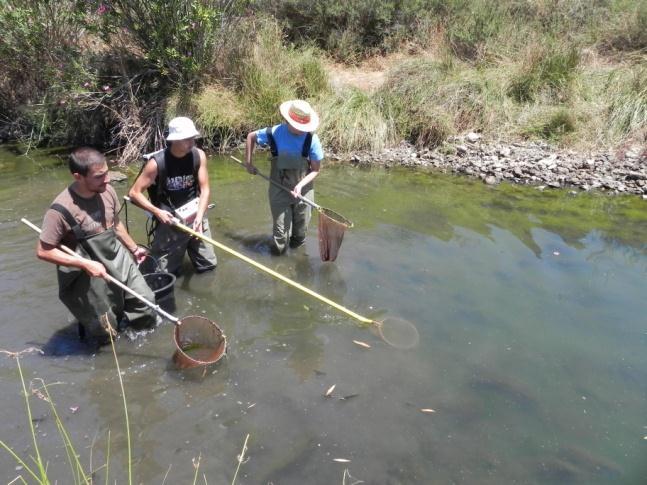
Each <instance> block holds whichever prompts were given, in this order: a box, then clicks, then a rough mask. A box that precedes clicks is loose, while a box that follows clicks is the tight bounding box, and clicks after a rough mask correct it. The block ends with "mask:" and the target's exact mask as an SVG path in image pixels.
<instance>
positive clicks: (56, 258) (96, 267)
mask: <svg viewBox="0 0 647 485" xmlns="http://www.w3.org/2000/svg"><path fill="white" fill-rule="evenodd" d="M36 255H37V256H38V259H42V260H43V261H48V262H50V263H54V264H57V265H59V266H70V267H72V268H79V269H82V270H83V271H85V272H86V273H88V274H89V275H90V276H95V277H98V278H105V277H106V275H107V272H106V268H105V267H104V266H103V265H102V264H101V263H99V262H97V261H93V260H91V259H87V258H84V257H82V256H81V255H79V257H78V258H77V257H75V256H72V255H69V254H67V253H66V252H64V251H63V250H62V249H59V248H57V247H56V246H52V245H51V244H47V243H44V242H43V241H41V240H40V239H39V240H38V245H37V246H36Z"/></svg>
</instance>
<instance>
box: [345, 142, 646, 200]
mask: <svg viewBox="0 0 647 485" xmlns="http://www.w3.org/2000/svg"><path fill="white" fill-rule="evenodd" d="M332 158H333V160H335V159H336V160H341V157H338V156H333V157H332ZM350 162H351V163H353V164H356V165H359V166H369V165H371V166H374V165H381V166H384V167H393V166H404V167H416V168H425V169H432V170H433V169H436V170H441V171H443V172H454V173H457V174H464V175H468V176H471V177H476V178H479V179H481V180H483V182H484V183H486V184H498V183H500V182H503V181H507V182H512V183H518V184H528V185H535V186H538V187H540V188H547V187H551V188H577V189H580V190H587V191H588V190H601V191H607V192H611V193H618V194H620V193H628V194H637V195H640V196H642V197H643V198H644V199H647V146H646V144H645V143H633V144H631V143H629V144H627V145H626V146H624V147H623V148H622V149H621V150H618V152H617V153H591V154H583V153H578V152H575V151H572V150H560V149H558V148H556V147H554V146H551V145H550V144H548V143H545V142H537V141H529V142H518V143H501V142H488V141H487V140H485V139H484V138H483V137H482V136H481V135H480V134H478V133H468V134H465V135H462V136H457V137H453V138H451V139H450V140H448V142H447V143H445V144H444V145H443V146H441V147H439V148H436V149H426V148H423V149H416V148H415V147H414V146H412V145H410V144H407V143H402V144H401V145H400V146H398V147H397V148H390V149H386V150H383V151H382V152H380V153H369V152H356V153H354V154H353V155H352V156H351V157H350Z"/></svg>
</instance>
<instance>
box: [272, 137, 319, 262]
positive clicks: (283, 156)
mask: <svg viewBox="0 0 647 485" xmlns="http://www.w3.org/2000/svg"><path fill="white" fill-rule="evenodd" d="M266 134H267V138H268V141H269V144H270V150H271V153H272V157H271V159H270V161H271V169H270V179H272V180H274V181H275V182H278V183H279V184H281V185H283V186H284V187H287V188H288V189H290V190H292V189H294V187H295V186H296V184H298V183H299V181H300V180H302V179H303V178H304V177H305V176H306V175H308V174H309V173H310V161H309V159H308V156H309V152H310V144H311V142H312V134H311V133H308V134H307V135H306V139H305V141H304V144H303V149H302V150H301V153H300V154H290V153H281V152H279V150H278V147H277V146H276V142H275V140H274V137H273V135H272V131H271V128H267V131H266ZM268 190H269V191H268V195H269V200H270V210H271V211H272V221H273V227H272V237H273V239H274V246H275V248H276V251H277V252H278V253H282V252H284V251H285V250H286V248H287V246H288V244H289V245H290V246H291V247H298V246H301V245H302V244H303V243H304V241H305V239H306V232H307V230H308V224H309V223H310V215H311V209H310V206H309V205H308V204H306V203H305V202H301V201H300V200H298V199H295V198H294V197H292V195H291V194H289V193H288V192H286V191H285V190H283V189H281V188H279V187H276V186H274V185H272V184H270V186H269V189H268ZM301 195H302V196H303V197H304V198H306V199H308V200H311V201H313V202H314V185H313V184H312V182H311V183H309V184H307V185H306V186H304V187H303V189H302V190H301Z"/></svg>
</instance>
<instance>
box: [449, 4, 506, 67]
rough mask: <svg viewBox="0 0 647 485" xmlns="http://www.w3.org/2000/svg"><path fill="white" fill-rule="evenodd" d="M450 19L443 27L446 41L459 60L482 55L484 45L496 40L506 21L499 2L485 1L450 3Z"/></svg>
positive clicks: (504, 12)
mask: <svg viewBox="0 0 647 485" xmlns="http://www.w3.org/2000/svg"><path fill="white" fill-rule="evenodd" d="M453 4H454V5H453V9H454V10H455V12H453V13H454V15H453V16H452V19H451V20H450V21H447V22H446V25H447V34H446V35H447V41H448V44H449V46H450V48H451V49H452V51H453V52H454V54H455V55H456V56H457V57H458V58H461V59H476V58H479V57H483V56H484V55H485V49H486V44H487V43H488V42H491V41H492V40H493V39H496V37H497V36H498V34H499V32H500V31H501V30H502V28H503V26H504V25H505V24H506V23H508V22H509V21H510V19H509V18H507V15H506V11H505V8H504V7H502V6H501V3H499V2H492V1H489V0H477V1H464V2H456V1H455V2H453Z"/></svg>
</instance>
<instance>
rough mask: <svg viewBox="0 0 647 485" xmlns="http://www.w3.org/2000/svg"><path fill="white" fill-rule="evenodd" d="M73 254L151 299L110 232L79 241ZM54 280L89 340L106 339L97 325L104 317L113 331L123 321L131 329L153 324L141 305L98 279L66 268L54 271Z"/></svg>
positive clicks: (111, 231) (124, 252)
mask: <svg viewBox="0 0 647 485" xmlns="http://www.w3.org/2000/svg"><path fill="white" fill-rule="evenodd" d="M77 252H78V253H79V254H80V255H81V256H83V257H86V258H90V259H92V260H94V261H98V262H100V263H101V264H103V265H104V266H105V268H106V270H107V272H108V273H109V274H110V275H111V276H112V277H113V278H115V279H117V280H119V281H121V282H122V283H124V284H125V285H126V286H128V287H130V288H131V289H133V290H135V291H136V292H138V293H139V294H141V295H142V296H144V297H145V298H146V299H148V300H154V299H155V295H154V294H153V292H152V290H151V289H150V288H149V287H148V285H147V284H146V281H145V280H144V278H143V277H142V275H141V273H140V272H139V270H138V269H137V266H136V265H135V262H134V261H133V259H132V257H131V256H130V254H129V253H128V251H127V250H126V249H125V248H124V246H123V245H122V244H121V243H120V242H119V241H118V240H117V237H116V235H115V232H114V230H113V229H107V230H105V231H104V232H102V233H100V234H97V235H94V236H90V237H87V238H84V239H81V240H80V241H79V246H78V248H77ZM57 276H58V284H59V298H60V299H61V301H62V302H63V304H65V306H66V307H67V308H68V310H70V312H71V313H72V315H74V317H75V318H76V319H77V320H78V321H79V323H80V324H81V327H82V328H83V329H84V331H85V335H86V336H87V337H89V338H96V339H100V340H103V339H104V338H106V337H107V334H106V332H105V330H104V329H103V328H102V327H101V323H100V321H99V317H101V316H102V315H104V314H106V313H107V314H108V320H109V322H110V324H111V325H112V326H113V327H114V328H115V329H117V326H118V322H119V321H121V320H122V319H123V318H124V317H126V318H127V320H128V322H129V324H130V325H132V326H133V327H135V328H145V327H147V326H150V325H153V324H154V322H155V318H154V317H153V314H152V312H151V310H150V309H149V308H148V307H147V306H146V305H145V304H143V303H142V302H141V301H139V300H138V299H136V298H134V297H132V296H131V295H129V294H127V293H125V292H124V291H123V290H122V289H121V288H119V287H117V286H116V285H114V284H111V283H108V282H107V281H106V280H104V279H102V278H94V277H91V276H89V275H88V274H87V273H86V272H85V271H83V270H81V269H78V268H71V267H67V266H59V267H57Z"/></svg>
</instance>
